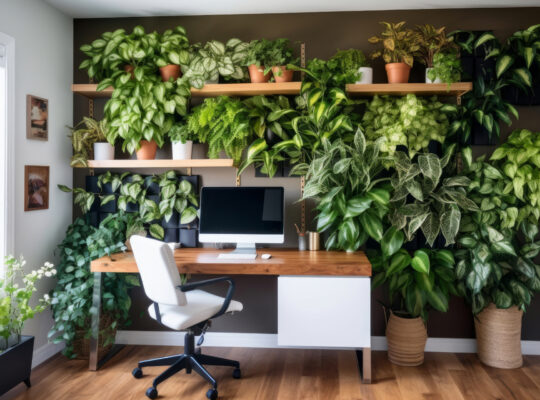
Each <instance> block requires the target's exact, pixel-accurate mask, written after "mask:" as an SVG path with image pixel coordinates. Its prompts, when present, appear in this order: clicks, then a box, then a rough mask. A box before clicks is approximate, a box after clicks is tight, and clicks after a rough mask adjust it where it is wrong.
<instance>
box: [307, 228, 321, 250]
mask: <svg viewBox="0 0 540 400" xmlns="http://www.w3.org/2000/svg"><path fill="white" fill-rule="evenodd" d="M320 248H321V238H320V235H319V232H309V249H310V250H312V251H316V250H320Z"/></svg>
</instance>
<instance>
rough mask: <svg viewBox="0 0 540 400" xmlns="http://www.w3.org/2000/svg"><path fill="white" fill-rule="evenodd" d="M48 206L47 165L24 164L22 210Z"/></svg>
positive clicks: (44, 208) (46, 207) (33, 209)
mask: <svg viewBox="0 0 540 400" xmlns="http://www.w3.org/2000/svg"><path fill="white" fill-rule="evenodd" d="M48 208H49V167H48V166H41V165H25V166H24V211H35V210H46V209H48Z"/></svg>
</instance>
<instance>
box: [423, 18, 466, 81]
mask: <svg viewBox="0 0 540 400" xmlns="http://www.w3.org/2000/svg"><path fill="white" fill-rule="evenodd" d="M445 29H446V28H445V27H444V26H443V27H440V28H435V27H434V26H433V25H429V24H426V25H417V26H416V37H417V42H418V45H419V47H420V48H419V50H418V53H417V57H418V59H419V60H420V62H421V63H422V64H424V65H425V66H426V83H441V82H446V83H453V82H457V80H459V76H458V77H457V80H453V79H455V73H453V74H449V73H448V71H446V70H445V68H447V67H448V66H452V67H453V69H458V71H459V59H458V58H457V57H458V52H457V46H456V45H455V44H454V38H453V37H452V36H447V35H446V32H445ZM450 64H451V65H450ZM455 64H457V65H455ZM435 66H437V69H436V70H435V71H433V69H434V67H435ZM452 72H453V71H452ZM442 73H445V78H446V79H452V80H451V81H449V80H444V79H443V77H442V76H440V75H441V74H442Z"/></svg>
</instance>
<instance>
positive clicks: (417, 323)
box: [386, 311, 427, 367]
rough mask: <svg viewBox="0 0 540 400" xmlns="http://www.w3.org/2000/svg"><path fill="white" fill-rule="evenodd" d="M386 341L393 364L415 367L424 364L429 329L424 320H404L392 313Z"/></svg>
mask: <svg viewBox="0 0 540 400" xmlns="http://www.w3.org/2000/svg"><path fill="white" fill-rule="evenodd" d="M386 340H387V342H388V359H389V360H390V362H392V363H393V364H396V365H402V366H405V367H414V366H417V365H421V364H422V363H423V362H424V349H425V348H426V341H427V329H426V325H425V324H424V321H423V320H422V318H420V317H418V318H402V317H399V316H397V315H395V314H394V313H393V312H392V311H390V318H389V319H388V324H387V326H386Z"/></svg>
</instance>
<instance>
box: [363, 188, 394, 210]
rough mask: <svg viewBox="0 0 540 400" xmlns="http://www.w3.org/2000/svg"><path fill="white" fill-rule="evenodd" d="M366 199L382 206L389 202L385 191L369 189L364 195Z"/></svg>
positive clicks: (388, 196) (388, 195) (388, 194)
mask: <svg viewBox="0 0 540 400" xmlns="http://www.w3.org/2000/svg"><path fill="white" fill-rule="evenodd" d="M366 195H367V197H369V198H370V199H371V200H373V201H374V202H376V203H379V204H380V205H382V206H386V205H388V203H389V202H390V193H389V192H388V190H385V189H377V188H374V189H371V190H370V191H369V192H367V193H366Z"/></svg>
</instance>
